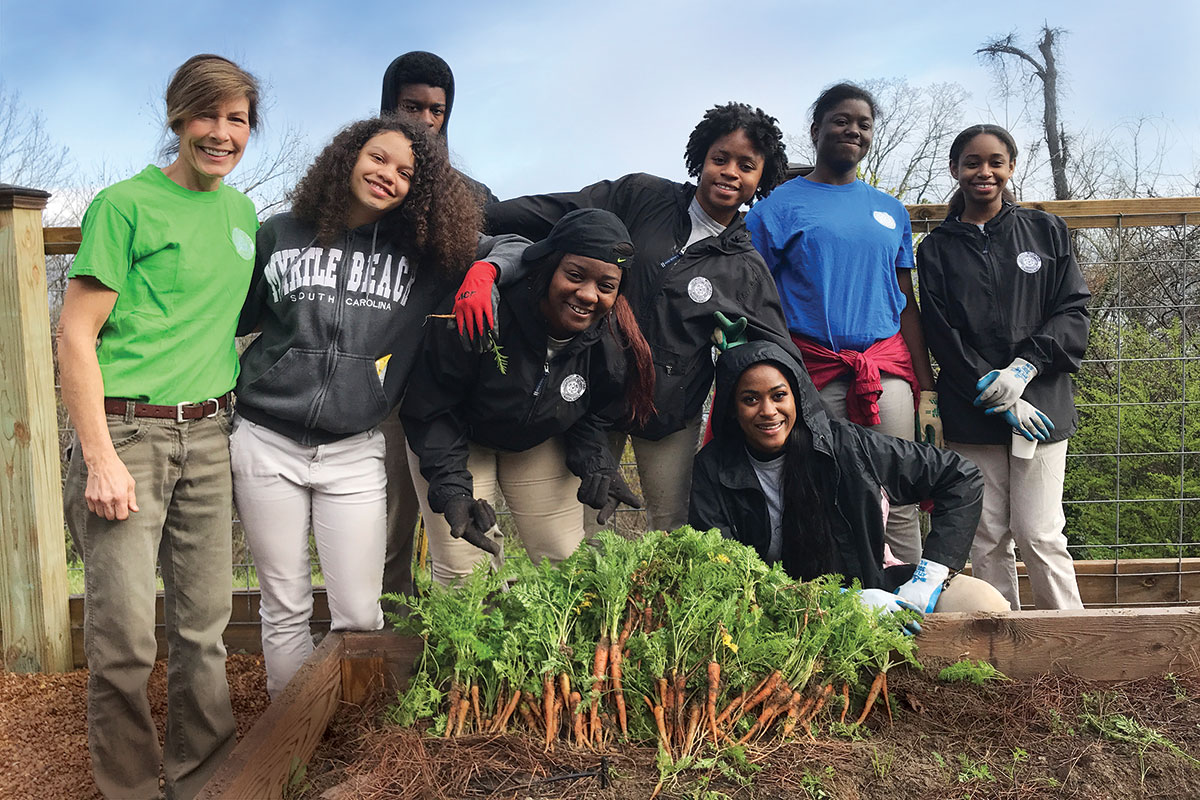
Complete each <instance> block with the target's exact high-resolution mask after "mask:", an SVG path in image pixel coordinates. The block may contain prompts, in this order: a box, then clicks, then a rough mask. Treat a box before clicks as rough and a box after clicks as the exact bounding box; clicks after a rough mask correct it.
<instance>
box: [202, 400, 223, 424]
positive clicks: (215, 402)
mask: <svg viewBox="0 0 1200 800" xmlns="http://www.w3.org/2000/svg"><path fill="white" fill-rule="evenodd" d="M209 403H212V404H213V410H212V413H211V414H205V415H204V417H203V419H212V418H213V417H215V416H216V415H217V413H218V412H219V411H220V410H221V401H219V400H217V398H215V397H210V398H208V399H207V400H205V401H204V402H203V403H201V404H200V405H201V406H202V407H203V406H206V405H208V404H209Z"/></svg>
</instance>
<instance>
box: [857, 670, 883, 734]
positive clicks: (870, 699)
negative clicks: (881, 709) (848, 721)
mask: <svg viewBox="0 0 1200 800" xmlns="http://www.w3.org/2000/svg"><path fill="white" fill-rule="evenodd" d="M885 674H886V673H883V672H881V673H879V674H878V675H876V676H875V680H873V681H871V690H870V691H869V692H867V704H866V705H864V706H863V710H862V714H860V715H859V717H858V719H856V720H855V721H854V724H855V725H862V724H863V721H864V720H865V719H866V718H867V714H870V713H871V706H873V705H875V699H876V698H877V697H879V691H880V690H881V689H882V688H883V676H884V675H885Z"/></svg>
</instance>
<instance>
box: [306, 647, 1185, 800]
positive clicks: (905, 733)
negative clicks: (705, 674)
mask: <svg viewBox="0 0 1200 800" xmlns="http://www.w3.org/2000/svg"><path fill="white" fill-rule="evenodd" d="M934 675H936V670H933V669H930V670H927V671H926V672H924V673H920V672H913V671H908V670H904V669H895V670H893V671H892V672H891V673H889V680H888V683H889V686H890V690H891V700H892V706H893V711H894V721H893V722H891V723H889V722H888V719H887V715H886V713H885V712H884V711H883V709H882V707H879V708H877V709H876V710H875V711H873V712H872V714H871V716H870V717H869V718H868V719H867V721H866V723H865V724H864V726H863V728H862V729H859V730H858V731H857V732H853V733H851V732H848V731H846V730H845V729H843V733H842V734H841V735H838V734H835V733H834V732H833V731H832V730H831V729H830V725H829V724H828V723H829V721H830V720H828V719H827V720H826V724H825V725H824V726H823V727H822V728H821V729H819V730H816V731H815V732H816V734H817V739H816V740H815V741H809V740H804V741H800V742H792V743H787V744H774V745H771V746H768V747H759V748H750V749H748V750H747V751H746V759H745V762H746V763H745V764H743V765H738V764H737V763H736V762H735V760H734V759H733V758H731V757H728V756H727V757H724V758H722V759H719V760H716V761H714V760H712V759H709V760H708V761H706V762H701V763H698V764H696V765H695V766H694V767H693V768H690V769H683V770H680V771H678V772H676V773H675V774H673V775H672V774H670V773H667V774H666V776H665V779H664V780H663V786H662V788H661V790H660V794H659V796H660V797H663V798H687V799H688V800H721V799H722V798H730V799H731V800H734V799H736V800H742V799H744V798H745V799H748V798H763V799H764V800H766V799H771V800H773V799H774V798H781V799H782V798H789V799H790V798H814V799H815V798H829V799H830V800H842V799H845V800H857V799H858V798H862V799H863V800H866V799H867V798H887V800H905V798H920V800H934V798H1005V799H1006V800H1017V799H1018V798H1020V799H1021V800H1024V798H1056V799H1057V798H1079V799H1080V800H1096V799H1097V798H1121V800H1129V799H1131V798H1140V797H1153V798H1180V799H1181V800H1182V799H1183V798H1188V799H1189V800H1193V799H1194V798H1197V797H1200V761H1197V760H1196V759H1197V758H1198V757H1200V674H1197V673H1192V674H1188V675H1175V676H1169V677H1168V678H1165V679H1164V678H1155V679H1146V680H1141V681H1134V682H1126V683H1108V684H1098V683H1096V682H1084V681H1080V680H1078V679H1075V678H1072V677H1070V676H1061V675H1059V676H1047V677H1044V678H1040V679H1037V680H1031V681H1004V682H991V683H988V684H986V685H984V686H973V685H969V684H947V683H939V682H938V681H936V680H935V679H934V677H933V676H934ZM858 702H859V703H861V698H860V699H859V700H858ZM383 708H384V702H383V700H382V699H377V701H376V703H375V705H373V706H371V707H368V708H351V709H343V710H342V711H341V712H340V713H339V714H338V716H336V717H335V718H334V721H333V723H332V724H331V725H330V728H329V731H328V734H327V736H326V738H325V740H324V741H323V743H322V745H321V747H320V749H319V750H318V752H317V754H316V756H315V758H314V760H313V762H312V763H311V764H310V766H309V767H308V770H307V772H306V774H305V776H304V780H303V781H302V782H301V783H299V784H298V785H296V786H295V787H293V788H294V791H295V796H297V797H305V798H321V799H322V800H382V799H383V798H388V800H393V799H394V798H400V799H403V798H413V799H414V800H416V799H417V798H420V800H434V799H435V798H469V797H490V798H515V799H517V800H524V799H525V798H551V797H555V798H557V797H571V798H596V799H597V800H632V799H633V798H639V799H644V798H646V797H649V796H650V794H651V793H652V792H653V791H654V787H655V786H656V785H657V784H658V782H659V779H660V777H661V776H662V773H660V771H659V769H658V768H657V767H656V765H655V755H656V751H655V749H654V748H647V747H614V748H612V749H611V750H610V752H608V753H606V754H603V755H604V756H605V759H606V766H607V771H608V775H609V776H610V781H611V783H610V786H609V787H608V788H602V787H601V784H600V778H599V776H598V775H596V774H595V773H596V772H598V771H599V770H598V768H599V767H600V766H601V754H597V753H592V752H590V751H586V750H577V749H575V748H572V747H569V746H567V745H566V744H564V743H559V745H558V746H557V747H556V749H555V750H554V752H552V753H544V752H543V748H542V745H541V743H540V742H538V741H535V740H534V739H532V738H530V737H527V736H524V735H521V734H510V735H507V736H463V737H460V738H457V739H449V740H443V739H436V738H432V737H429V736H425V735H423V734H421V733H420V732H418V731H414V730H411V729H403V728H397V727H394V726H389V725H386V724H385V723H383V722H382V716H383V715H382V710H383ZM1089 713H1090V714H1093V715H1096V717H1095V718H1102V719H1105V720H1107V721H1108V722H1109V723H1110V730H1111V731H1113V733H1112V735H1110V736H1105V735H1102V733H1101V732H1100V731H1099V730H1097V728H1096V727H1094V726H1093V725H1091V724H1089V723H1088V722H1087V721H1086V718H1085V715H1087V714H1089ZM1139 726H1140V727H1139ZM1147 730H1149V731H1151V734H1146V733H1143V732H1144V731H1147ZM1155 731H1156V732H1158V733H1159V734H1161V735H1162V737H1165V738H1160V739H1157V740H1152V732H1155ZM1122 735H1125V736H1130V737H1133V739H1135V741H1128V740H1125V741H1122V740H1120V739H1119V738H1113V736H1117V737H1120V736H1122ZM1171 745H1174V746H1175V747H1177V748H1178V750H1179V752H1174V751H1172V750H1171V749H1170V746H1171ZM710 755H711V754H710V753H704V754H702V756H701V758H704V757H707V756H710ZM579 773H588V774H585V775H579ZM572 776H574V777H572Z"/></svg>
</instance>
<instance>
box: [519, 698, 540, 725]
mask: <svg viewBox="0 0 1200 800" xmlns="http://www.w3.org/2000/svg"><path fill="white" fill-rule="evenodd" d="M534 702H536V700H535V701H534ZM517 708H518V709H519V710H520V712H521V716H522V718H524V720H525V725H526V726H527V727H528V728H529V732H530V733H538V732H540V731H541V730H542V726H541V725H539V724H538V721H537V716H535V715H534V713H533V707H531V704H530V700H529V698H525V700H524V702H522V703H521V704H520V705H519V706H517Z"/></svg>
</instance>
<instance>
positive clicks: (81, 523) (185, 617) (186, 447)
mask: <svg viewBox="0 0 1200 800" xmlns="http://www.w3.org/2000/svg"><path fill="white" fill-rule="evenodd" d="M108 430H109V435H110V436H111V437H112V441H113V445H114V447H115V448H116V451H117V455H118V456H120V458H121V460H122V461H123V462H124V463H125V466H126V468H127V469H128V470H129V472H130V474H131V475H132V476H133V479H134V480H135V481H136V486H135V491H136V493H137V501H138V506H139V508H140V509H141V510H140V511H136V512H133V513H131V514H130V515H129V518H128V519H126V520H121V521H117V520H107V519H104V518H103V517H100V516H97V515H96V514H93V513H92V512H90V511H88V510H87V504H86V502H85V501H84V496H83V494H84V489H85V488H86V486H87V466H86V465H85V464H84V461H83V454H82V452H81V449H80V447H79V442H78V440H76V442H75V446H74V448H73V453H72V455H71V465H70V468H69V469H68V471H67V481H66V485H65V487H64V490H63V500H64V505H65V507H66V516H67V526H68V527H69V528H70V531H71V536H72V538H73V539H74V541H75V546H76V547H77V548H78V550H79V552H80V553H81V554H82V556H83V561H84V592H85V595H84V609H85V613H84V620H83V626H84V653H85V654H86V656H87V661H88V669H89V670H90V674H89V676H88V748H89V749H90V750H91V754H92V773H93V776H94V777H95V780H96V785H97V787H99V789H100V791H101V792H102V793H103V794H104V795H105V797H110V798H118V797H119V798H142V797H147V798H152V797H158V796H159V789H158V772H159V763H160V761H161V762H162V764H163V771H164V773H165V775H166V794H167V797H168V798H191V797H193V796H194V795H195V794H197V793H198V792H199V791H200V789H201V787H203V785H204V783H205V782H206V781H207V780H208V778H209V777H210V776H211V775H212V773H213V771H214V770H215V769H216V767H217V766H218V765H219V764H220V763H221V761H222V760H224V758H225V756H226V755H227V754H228V753H229V751H230V750H231V749H232V748H233V745H234V743H235V737H236V727H235V723H234V718H233V711H232V709H231V708H230V703H229V684H228V682H227V681H226V677H225V645H224V642H223V641H222V638H221V637H222V635H223V633H224V631H225V626H226V625H227V624H228V622H229V614H230V608H231V596H232V589H233V576H232V563H231V562H232V547H231V542H230V538H231V534H232V508H233V506H232V485H231V478H230V472H229V419H228V416H227V414H225V413H220V414H218V415H217V416H216V417H214V418H207V419H199V420H193V421H188V422H182V423H178V422H175V421H174V420H161V419H149V418H135V417H133V416H132V415H131V414H129V415H126V416H115V415H110V416H109V417H108ZM156 562H158V563H160V564H161V567H162V578H163V587H164V600H165V602H164V609H165V622H166V631H167V644H168V648H169V654H168V659H167V731H166V740H165V742H164V744H163V746H162V747H160V746H159V742H158V734H157V732H156V730H155V727H154V721H153V719H152V718H151V716H150V704H149V701H148V699H147V697H146V682H147V680H148V679H149V677H150V671H151V669H152V668H153V667H154V660H155V657H156V654H157V646H156V644H155V639H154V625H155V618H154V605H155V594H156V586H155V576H154V567H155V563H156Z"/></svg>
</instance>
